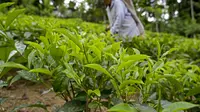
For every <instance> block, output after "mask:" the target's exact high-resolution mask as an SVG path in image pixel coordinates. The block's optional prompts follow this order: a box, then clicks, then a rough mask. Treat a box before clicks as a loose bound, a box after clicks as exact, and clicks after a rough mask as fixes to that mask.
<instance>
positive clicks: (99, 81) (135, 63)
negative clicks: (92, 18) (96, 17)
mask: <svg viewBox="0 0 200 112" xmlns="http://www.w3.org/2000/svg"><path fill="white" fill-rule="evenodd" d="M0 7H2V5H0ZM22 13H23V9H16V10H11V11H10V12H8V14H4V15H3V16H1V17H0V20H1V21H0V52H1V55H0V68H1V69H0V72H1V75H0V78H1V79H2V81H1V82H0V87H4V86H9V85H11V84H13V83H14V82H15V81H17V80H19V79H20V78H24V79H27V80H30V81H33V82H43V83H47V79H48V81H50V83H51V85H52V88H53V90H54V91H55V92H56V93H58V94H59V95H60V96H61V97H62V98H63V99H64V100H66V104H65V105H64V106H63V107H62V108H60V109H58V112H61V111H65V112H79V111H80V112H82V111H85V112H89V111H97V110H99V111H102V109H103V108H106V109H108V110H107V111H110V112H122V111H124V112H137V111H141V112H147V111H148V112H156V111H157V112H172V111H173V112H176V111H180V110H187V109H190V110H189V111H192V112H195V111H198V110H199V105H198V104H199V93H200V91H199V88H200V87H199V82H200V76H199V74H200V69H199V59H198V57H199V55H200V40H198V39H195V38H193V39H188V38H185V37H181V36H176V35H172V34H163V33H152V32H148V31H147V32H146V35H145V37H143V38H142V37H135V38H133V41H132V42H121V41H119V42H117V41H115V39H114V37H113V36H111V35H110V33H109V32H105V31H104V25H101V24H95V23H88V22H84V21H82V20H80V19H67V20H65V19H58V18H49V17H38V16H27V15H23V14H22ZM12 68H16V69H14V70H15V71H16V72H17V74H16V75H15V76H13V77H11V78H7V79H9V80H4V81H3V79H6V77H7V76H8V74H9V71H10V70H11V69H12Z"/></svg>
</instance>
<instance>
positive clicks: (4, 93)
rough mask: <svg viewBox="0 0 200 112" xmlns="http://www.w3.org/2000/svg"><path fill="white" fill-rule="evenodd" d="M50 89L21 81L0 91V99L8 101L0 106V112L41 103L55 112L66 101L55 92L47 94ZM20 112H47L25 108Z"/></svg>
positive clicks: (50, 111)
mask: <svg viewBox="0 0 200 112" xmlns="http://www.w3.org/2000/svg"><path fill="white" fill-rule="evenodd" d="M49 89H50V88H48V87H45V86H44V84H35V83H30V82H27V81H20V82H18V83H17V84H16V83H14V84H13V86H11V87H9V88H1V89H0V98H7V100H6V101H5V102H4V103H3V104H2V105H0V112H10V111H11V110H12V109H13V108H15V107H16V106H19V105H21V104H35V103H37V102H41V103H43V104H45V105H46V106H47V108H48V111H49V112H54V111H55V110H56V108H58V107H60V106H62V105H64V103H65V101H64V100H63V99H61V98H60V97H59V96H56V94H55V93H54V92H53V91H50V92H46V91H48V90H49ZM18 112H45V111H44V110H43V109H39V108H24V109H21V110H19V111H18Z"/></svg>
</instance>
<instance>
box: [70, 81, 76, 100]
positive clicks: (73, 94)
mask: <svg viewBox="0 0 200 112" xmlns="http://www.w3.org/2000/svg"><path fill="white" fill-rule="evenodd" d="M69 83H70V85H71V89H72V97H74V96H75V93H74V87H73V85H72V82H71V81H69Z"/></svg>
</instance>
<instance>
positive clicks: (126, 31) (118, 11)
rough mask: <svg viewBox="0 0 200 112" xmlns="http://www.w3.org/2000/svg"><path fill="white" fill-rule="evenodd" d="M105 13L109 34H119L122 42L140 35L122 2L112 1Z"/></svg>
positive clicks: (119, 0)
mask: <svg viewBox="0 0 200 112" xmlns="http://www.w3.org/2000/svg"><path fill="white" fill-rule="evenodd" d="M106 11H107V15H108V19H109V22H110V26H111V29H110V31H111V34H119V36H122V37H123V40H124V39H125V40H127V39H128V40H131V39H132V37H134V36H138V35H140V32H139V30H138V28H137V26H136V22H135V20H134V19H133V17H132V15H131V13H130V12H129V11H128V8H127V7H126V6H125V4H124V3H123V1H122V0H112V2H111V5H110V6H109V7H107V9H106Z"/></svg>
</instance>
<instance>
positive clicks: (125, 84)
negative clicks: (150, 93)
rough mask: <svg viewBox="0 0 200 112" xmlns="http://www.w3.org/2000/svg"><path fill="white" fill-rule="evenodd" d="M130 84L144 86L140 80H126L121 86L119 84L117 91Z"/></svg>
mask: <svg viewBox="0 0 200 112" xmlns="http://www.w3.org/2000/svg"><path fill="white" fill-rule="evenodd" d="M130 84H144V83H143V81H141V80H126V81H124V82H123V83H122V84H120V86H119V89H124V88H125V87H126V86H128V85H130Z"/></svg>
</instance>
